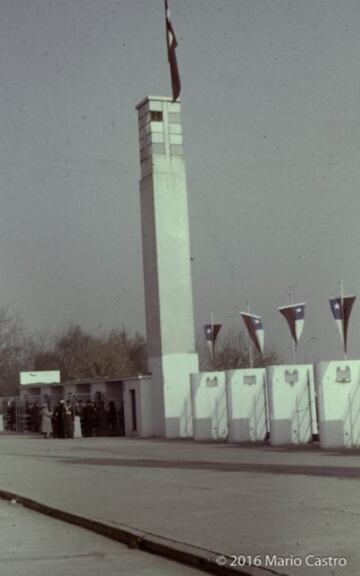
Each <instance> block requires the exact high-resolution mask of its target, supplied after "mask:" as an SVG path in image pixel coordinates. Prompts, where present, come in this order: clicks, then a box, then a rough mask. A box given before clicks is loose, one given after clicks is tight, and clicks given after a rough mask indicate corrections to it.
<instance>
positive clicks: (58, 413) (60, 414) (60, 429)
mask: <svg viewBox="0 0 360 576" xmlns="http://www.w3.org/2000/svg"><path fill="white" fill-rule="evenodd" d="M53 435H54V438H64V400H60V401H59V402H58V404H57V406H56V408H55V410H54V412H53Z"/></svg>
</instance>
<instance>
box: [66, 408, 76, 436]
mask: <svg viewBox="0 0 360 576" xmlns="http://www.w3.org/2000/svg"><path fill="white" fill-rule="evenodd" d="M73 437H74V411H73V409H72V406H71V402H70V400H67V401H66V403H65V409H64V438H73Z"/></svg>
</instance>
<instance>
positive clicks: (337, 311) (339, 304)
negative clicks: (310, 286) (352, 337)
mask: <svg viewBox="0 0 360 576" xmlns="http://www.w3.org/2000/svg"><path fill="white" fill-rule="evenodd" d="M355 299H356V296H343V297H341V296H340V297H338V298H330V300H329V302H330V308H331V311H332V314H333V317H334V320H335V322H336V325H337V327H338V330H339V333H340V338H341V341H342V343H343V345H344V351H345V353H346V352H347V332H348V326H349V320H350V314H351V310H352V307H353V304H354V302H355Z"/></svg>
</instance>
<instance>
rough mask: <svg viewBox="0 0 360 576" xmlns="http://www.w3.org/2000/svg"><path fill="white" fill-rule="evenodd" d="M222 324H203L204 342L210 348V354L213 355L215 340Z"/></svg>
mask: <svg viewBox="0 0 360 576" xmlns="http://www.w3.org/2000/svg"><path fill="white" fill-rule="evenodd" d="M221 327H222V324H205V325H204V333H205V340H206V344H207V345H208V346H209V348H210V352H211V354H212V355H213V356H214V351H215V342H216V338H217V337H218V334H219V332H220V330H221Z"/></svg>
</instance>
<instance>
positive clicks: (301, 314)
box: [278, 302, 306, 364]
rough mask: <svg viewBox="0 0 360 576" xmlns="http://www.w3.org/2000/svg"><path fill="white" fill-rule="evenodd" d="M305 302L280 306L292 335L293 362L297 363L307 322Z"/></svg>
mask: <svg viewBox="0 0 360 576" xmlns="http://www.w3.org/2000/svg"><path fill="white" fill-rule="evenodd" d="M305 307H306V304H305V302H301V303H299V304H288V305H287V306H280V308H278V310H279V312H280V314H282V315H283V316H284V318H285V320H286V321H287V323H288V326H289V328H290V333H291V336H292V338H293V362H294V364H295V363H296V350H297V345H298V343H299V340H300V338H301V334H302V332H303V330H304V322H305Z"/></svg>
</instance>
